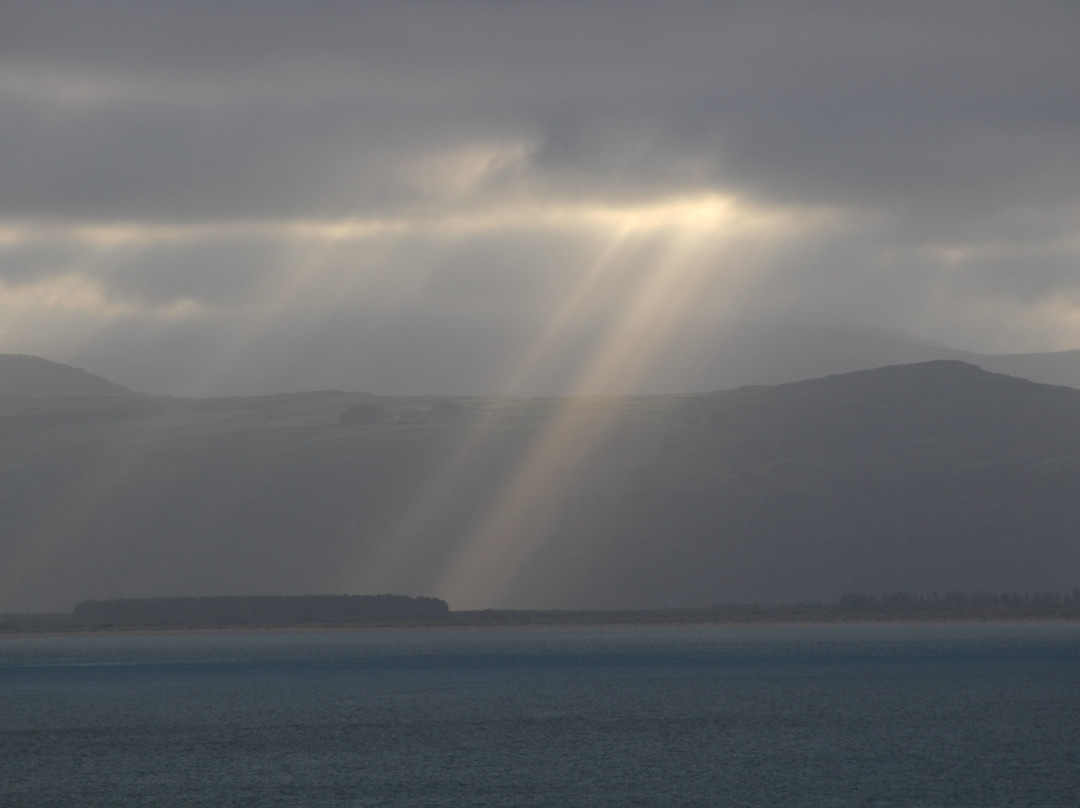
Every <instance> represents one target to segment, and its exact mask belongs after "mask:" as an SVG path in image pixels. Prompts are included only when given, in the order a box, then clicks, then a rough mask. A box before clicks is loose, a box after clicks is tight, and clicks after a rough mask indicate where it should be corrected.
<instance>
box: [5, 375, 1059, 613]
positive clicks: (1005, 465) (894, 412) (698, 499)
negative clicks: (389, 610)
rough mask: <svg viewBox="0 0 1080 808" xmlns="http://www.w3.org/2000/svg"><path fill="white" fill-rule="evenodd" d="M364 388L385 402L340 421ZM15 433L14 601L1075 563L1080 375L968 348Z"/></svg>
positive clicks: (940, 573)
mask: <svg viewBox="0 0 1080 808" xmlns="http://www.w3.org/2000/svg"><path fill="white" fill-rule="evenodd" d="M440 402H441V403H440ZM357 405H364V406H363V407H361V410H364V411H366V410H370V411H371V412H374V413H376V414H377V415H378V417H375V418H371V419H368V420H363V419H361V421H360V422H357V421H356V420H355V419H353V420H349V419H348V418H346V419H345V420H344V421H343V418H342V416H343V414H344V413H346V412H347V411H349V410H351V409H353V408H356V407H357ZM452 405H458V406H452ZM354 412H355V410H354ZM0 446H2V448H3V451H2V453H0V518H2V524H3V526H4V528H3V533H2V535H0V612H3V611H6V612H12V611H52V610H67V609H70V608H71V606H72V605H73V604H74V603H76V602H78V601H82V600H88V599H92V598H116V597H148V596H180V595H223V594H228V595H239V594H320V593H325V594H341V593H357V594H363V593H368V594H378V593H385V592H394V593H400V594H414V595H429V596H434V597H440V598H443V599H445V600H447V601H448V602H449V603H450V606H451V608H454V609H459V608H486V607H492V608H495V607H518V608H629V607H639V608H654V607H668V606H702V605H709V604H713V603H726V602H735V601H742V602H749V601H758V602H781V601H783V602H793V601H798V600H814V599H836V598H837V597H838V596H839V595H840V594H842V593H844V592H848V591H853V592H865V593H880V592H891V591H899V590H910V591H915V592H931V591H935V590H936V591H946V590H950V589H951V590H959V591H968V592H973V591H995V592H997V591H1007V590H1008V591H1038V590H1056V591H1068V590H1071V589H1072V587H1073V586H1075V585H1077V582H1078V580H1080V542H1078V541H1077V539H1076V537H1077V536H1078V535H1080V499H1078V498H1077V497H1076V491H1077V490H1078V483H1080V391H1077V390H1073V389H1069V388H1065V387H1057V386H1048V385H1041V384H1036V383H1032V382H1029V381H1025V380H1021V379H1016V378H1012V377H1008V376H1004V375H999V374H993V373H988V372H986V371H983V370H981V369H979V368H977V367H974V366H972V365H969V364H964V363H961V362H957V361H934V362H928V363H921V364H913V365H903V366H893V367H886V368H880V369H875V370H870V371H861V372H856V373H851V374H844V375H839V376H833V377H827V378H820V379H815V380H810V381H803V382H796V383H789V384H784V385H778V386H772V387H768V386H758V387H746V388H741V389H737V390H730V391H726V392H721V393H711V394H700V395H682V396H645V397H592V398H583V399H558V398H541V399H530V400H513V399H489V398H471V399H470V398H457V399H453V400H452V401H448V400H446V399H435V398H426V399H416V398H410V399H404V398H399V399H395V398H378V397H374V396H365V395H362V394H345V393H311V394H297V395H281V396H264V397H256V398H239V399H159V398H151V397H135V398H131V397H128V398H116V399H105V398H101V399H82V400H79V399H54V400H36V401H31V400H14V399H9V400H4V401H0Z"/></svg>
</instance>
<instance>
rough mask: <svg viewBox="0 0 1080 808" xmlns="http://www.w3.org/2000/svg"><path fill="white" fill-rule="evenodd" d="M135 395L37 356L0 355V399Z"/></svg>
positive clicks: (76, 369)
mask: <svg viewBox="0 0 1080 808" xmlns="http://www.w3.org/2000/svg"><path fill="white" fill-rule="evenodd" d="M132 395H136V394H135V393H133V392H132V391H131V390H128V389H127V388H126V387H121V386H120V385H118V384H113V383H112V382H110V381H109V380H108V379H103V378H102V377H101V376H95V375H94V374H93V373H87V372H86V371H85V370H82V369H80V368H74V367H71V366H70V365H63V364H61V363H59V362H50V361H49V360H48V359H42V358H41V357H39V356H27V355H25V354H0V397H17V398H60V397H66V396H72V397H82V398H88V397H95V396H107V397H115V396H132Z"/></svg>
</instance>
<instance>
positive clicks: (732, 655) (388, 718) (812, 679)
mask: <svg viewBox="0 0 1080 808" xmlns="http://www.w3.org/2000/svg"><path fill="white" fill-rule="evenodd" d="M143 805H146V806H151V805H152V806H189V805H190V806H195V805H198V806H493V805H506V806H510V805H514V806H517V805H520V806H669V805H670V806H681V805H686V806H697V805H700V806H815V808H820V807H821V806H1040V807H1049V806H1078V805H1080V626H1076V625H1028V626H991V625H979V626H947V627H946V626H914V627H905V626H887V627H853V626H830V627H796V628H788V627H708V628H687V629H684V628H657V629H641V628H634V629H603V630H601V629H558V630H550V631H547V630H529V631H493V630H484V631H432V632H392V631H388V632H365V633H327V634H288V633H282V634H239V635H172V636H147V637H54V638H6V639H0V806H4V807H5V808H16V807H18V806H28V807H29V806H33V808H46V807H47V806H65V808H70V807H72V806H143Z"/></svg>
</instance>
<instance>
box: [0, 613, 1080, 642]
mask: <svg viewBox="0 0 1080 808" xmlns="http://www.w3.org/2000/svg"><path fill="white" fill-rule="evenodd" d="M1064 624H1080V615H1048V616H1020V615H993V614H987V615H926V616H915V615H896V616H840V615H836V616H823V615H814V616H812V617H811V616H807V619H799V618H793V617H792V616H790V615H784V616H780V615H776V616H775V618H771V617H762V616H760V615H755V616H753V617H750V616H748V617H746V618H743V619H739V618H737V617H733V618H731V619H713V620H707V619H705V620H702V619H697V620H689V619H688V620H677V619H662V618H657V619H626V620H618V619H611V620H607V619H599V620H590V619H588V618H585V619H581V618H573V619H565V620H558V619H547V620H545V619H524V620H520V621H513V620H510V621H507V620H491V621H454V620H452V619H450V620H447V621H442V622H438V623H404V622H402V623H293V624H280V625H277V624H274V625H270V624H264V625H250V626H246V625H221V626H207V625H202V626H108V627H105V626H66V627H56V628H46V627H33V628H31V627H27V628H9V627H3V628H0V642H2V641H3V640H5V639H14V638H24V639H46V638H60V637H87V638H104V637H168V636H215V635H216V636H231V635H244V634H346V633H349V634H355V633H364V634H366V633H393V632H439V633H445V632H464V631H500V630H501V631H551V630H574V629H611V630H626V629H635V628H659V629H668V628H670V629H680V628H682V629H704V628H800V627H801V628H829V627H843V628H857V627H860V626H861V627H874V626H876V627H889V626H895V627H898V628H901V627H908V628H913V627H919V626H927V627H943V626H974V625H987V626H1035V625H1064Z"/></svg>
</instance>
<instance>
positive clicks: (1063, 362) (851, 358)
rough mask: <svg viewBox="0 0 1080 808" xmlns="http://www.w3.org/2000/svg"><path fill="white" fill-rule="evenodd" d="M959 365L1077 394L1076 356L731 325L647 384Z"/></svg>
mask: <svg viewBox="0 0 1080 808" xmlns="http://www.w3.org/2000/svg"><path fill="white" fill-rule="evenodd" d="M938 359H957V360H960V361H963V362H969V363H971V364H973V365H978V366H979V367H981V368H983V369H984V370H989V371H993V372H996V373H1007V374H1009V375H1011V376H1018V377H1020V378H1024V379H1029V380H1031V381H1037V382H1041V383H1043V384H1059V385H1067V386H1070V387H1077V388H1080V351H1058V352H1051V353H1029V354H982V353H973V352H969V351H961V350H957V349H955V348H950V347H948V346H945V345H940V344H937V343H934V342H929V341H926V340H920V339H917V338H915V337H912V336H910V335H907V334H903V333H900V332H896V331H888V330H885V329H875V328H866V327H860V326H844V325H806V324H803V325H799V324H791V323H788V324H783V323H733V324H729V325H727V326H723V327H711V328H708V329H700V330H691V333H688V334H685V335H682V339H681V341H680V342H679V344H678V345H676V346H674V347H673V349H672V350H670V351H667V352H666V354H665V360H664V362H662V363H660V366H659V367H658V368H657V369H656V370H655V372H653V373H652V374H651V375H650V377H649V378H648V379H647V381H646V388H647V390H648V391H649V392H672V391H687V392H689V391H704V390H728V389H732V388H735V387H740V386H743V385H747V384H784V383H787V382H792V381H799V380H803V379H812V378H819V377H822V376H828V375H832V374H838V373H850V372H854V371H857V370H869V369H872V368H876V367H882V366H886V365H896V364H903V363H915V362H927V361H933V360H938Z"/></svg>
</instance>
